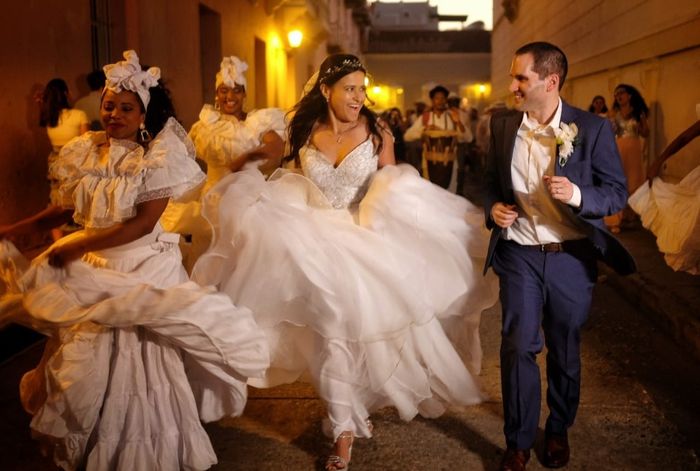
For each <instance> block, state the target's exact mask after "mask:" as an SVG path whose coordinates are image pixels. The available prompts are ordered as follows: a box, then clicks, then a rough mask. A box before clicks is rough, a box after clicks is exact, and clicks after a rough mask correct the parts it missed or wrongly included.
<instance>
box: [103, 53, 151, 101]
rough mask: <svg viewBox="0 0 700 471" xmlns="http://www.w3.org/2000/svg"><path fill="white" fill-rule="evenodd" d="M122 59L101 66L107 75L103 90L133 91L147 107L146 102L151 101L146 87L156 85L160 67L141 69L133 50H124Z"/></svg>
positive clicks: (115, 91)
mask: <svg viewBox="0 0 700 471" xmlns="http://www.w3.org/2000/svg"><path fill="white" fill-rule="evenodd" d="M124 59H125V60H123V61H119V62H117V63H116V64H108V65H106V66H104V67H103V70H104V72H105V76H106V77H107V80H106V82H105V90H111V91H113V92H114V93H119V92H121V91H123V90H129V91H131V92H134V93H136V94H137V95H138V96H139V98H140V99H141V102H142V103H143V107H144V108H148V102H149V101H151V94H150V92H149V91H148V89H149V88H151V87H155V86H156V85H158V79H159V78H160V69H159V68H158V67H151V68H150V69H148V70H141V64H139V56H137V55H136V51H133V50H128V51H124Z"/></svg>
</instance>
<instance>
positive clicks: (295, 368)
mask: <svg viewBox="0 0 700 471" xmlns="http://www.w3.org/2000/svg"><path fill="white" fill-rule="evenodd" d="M364 80H365V69H364V67H363V66H362V64H361V63H360V61H359V60H358V59H357V58H356V57H355V56H352V55H342V54H338V55H332V56H330V57H328V58H327V59H326V60H325V61H324V62H323V64H322V65H321V69H320V72H319V75H318V78H317V80H316V81H315V82H312V83H313V87H311V88H310V91H309V92H308V93H307V94H306V95H305V96H304V97H303V98H302V100H301V101H300V103H299V104H298V105H297V106H296V108H295V114H294V117H293V118H292V121H291V123H290V132H289V136H290V143H291V149H292V150H291V157H293V159H294V160H296V162H297V164H298V166H297V170H298V171H297V172H294V171H282V170H280V171H278V173H276V174H273V175H272V176H271V177H270V180H269V181H265V178H264V177H263V175H262V174H261V173H260V172H259V171H257V170H250V171H244V172H238V173H236V174H233V175H230V176H228V177H226V178H224V179H222V180H221V181H220V182H219V183H218V184H217V185H216V186H215V187H214V188H212V190H211V191H210V193H209V195H215V197H211V198H206V199H205V200H204V205H203V214H204V216H205V217H206V218H207V219H209V220H210V221H211V222H212V224H213V227H214V235H215V236H214V241H213V243H212V246H211V248H210V249H209V250H208V251H207V252H206V253H205V254H204V255H202V257H200V259H199V260H198V262H197V264H196V265H195V267H194V271H193V275H192V276H193V279H194V280H195V281H198V282H200V283H202V284H214V285H216V286H217V287H218V288H219V289H220V290H221V291H222V292H224V293H226V294H228V295H229V296H230V297H231V299H232V300H233V301H234V303H236V304H237V305H241V306H246V307H249V308H250V309H251V310H253V312H254V315H255V317H256V321H257V322H258V324H259V325H260V326H261V327H262V328H263V329H264V330H265V331H266V334H267V336H268V339H269V341H270V344H271V368H270V369H269V370H268V372H267V374H266V376H265V378H264V379H263V380H258V379H255V380H250V381H249V384H252V385H254V386H256V387H269V386H273V385H276V384H280V383H289V382H293V381H295V380H296V379H298V378H299V377H300V375H301V374H302V373H303V372H304V371H308V372H309V373H310V377H311V378H312V381H313V382H314V385H315V387H316V388H317V391H318V393H319V395H320V397H321V398H322V399H323V400H324V401H325V402H326V404H327V409H328V417H329V421H328V424H329V427H328V432H329V433H330V434H331V435H332V437H333V440H334V442H335V447H334V452H333V454H332V456H331V457H330V458H329V460H328V461H327V463H326V467H327V469H331V470H333V469H344V468H346V467H347V466H348V463H349V460H350V448H351V445H352V441H353V438H354V437H370V436H371V433H372V431H371V425H370V423H369V422H368V418H369V414H370V413H371V412H372V411H374V410H376V409H378V408H380V407H383V406H394V407H396V409H397V410H398V412H399V414H400V416H401V417H402V418H403V419H404V420H410V419H412V418H413V417H414V416H415V415H416V414H419V413H420V414H422V415H424V416H426V417H435V416H438V415H440V414H441V413H442V412H443V411H444V410H445V405H446V404H458V405H467V404H474V403H476V402H479V401H480V400H481V398H482V396H481V393H480V391H479V388H478V386H477V384H476V383H475V381H474V378H473V376H472V374H470V372H469V371H468V369H467V367H465V364H464V361H466V362H467V364H468V365H469V367H470V368H471V369H472V371H473V372H474V373H476V372H477V371H478V370H479V368H480V361H481V348H480V343H479V333H478V326H479V320H480V314H481V311H482V310H484V309H486V308H487V307H489V306H491V305H493V304H494V303H495V302H496V299H497V296H498V291H497V290H498V289H497V281H496V279H495V277H493V276H492V275H489V276H488V277H486V278H484V277H483V276H482V273H481V267H482V266H483V263H484V259H485V255H486V248H487V243H488V241H487V234H486V232H485V229H484V228H483V215H482V214H481V212H480V211H479V210H478V209H477V208H476V207H474V206H472V205H471V204H470V203H469V202H468V201H466V200H465V199H464V198H461V197H458V196H456V195H453V194H451V193H449V192H447V191H445V190H443V189H442V188H439V187H437V186H436V185H433V184H431V183H430V182H428V181H427V180H424V179H422V178H420V176H419V175H418V173H417V172H416V170H415V169H413V168H412V167H411V166H408V165H400V166H395V165H393V164H394V156H393V145H392V137H391V133H390V131H389V130H388V128H387V127H386V126H385V125H384V124H380V123H378V122H377V119H376V117H375V115H374V114H373V113H372V112H371V111H370V110H368V109H367V108H366V107H365V106H364V101H365V99H366V92H365V85H364ZM378 168H380V169H379V170H377V169H378ZM300 173H301V174H300ZM441 322H444V323H445V324H447V325H448V326H449V327H450V330H451V332H453V333H455V334H458V336H460V338H459V339H454V340H457V341H458V344H459V346H460V347H461V351H460V353H461V354H462V356H463V358H460V354H459V353H458V351H457V349H456V348H455V346H453V344H452V343H451V342H450V340H449V339H448V337H447V335H446V334H445V330H444V328H443V325H441Z"/></svg>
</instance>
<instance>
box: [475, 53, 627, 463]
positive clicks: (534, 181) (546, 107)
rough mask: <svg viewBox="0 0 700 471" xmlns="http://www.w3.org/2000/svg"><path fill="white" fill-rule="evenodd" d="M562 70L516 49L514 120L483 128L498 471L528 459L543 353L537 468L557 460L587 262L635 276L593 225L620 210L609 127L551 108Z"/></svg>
mask: <svg viewBox="0 0 700 471" xmlns="http://www.w3.org/2000/svg"><path fill="white" fill-rule="evenodd" d="M567 68H568V65H567V60H566V56H565V55H564V53H563V52H562V51H561V50H560V49H559V48H558V47H556V46H554V45H552V44H549V43H545V42H534V43H530V44H527V45H525V46H523V47H521V48H520V49H518V50H517V51H516V52H515V57H514V58H513V62H512V65H511V69H510V70H511V71H510V75H511V77H512V81H511V84H510V91H511V92H513V95H514V100H515V105H516V108H517V111H515V110H513V111H508V112H504V113H502V114H499V115H494V116H493V118H492V120H491V147H490V152H489V159H488V164H487V170H486V177H485V185H486V189H485V200H484V209H485V212H486V220H487V225H488V227H489V228H491V229H492V232H491V242H490V245H489V251H488V255H487V259H486V267H485V270H484V271H486V270H488V267H489V266H491V267H493V270H494V271H495V272H496V274H497V275H498V276H499V278H500V288H501V293H500V297H501V304H502V308H503V329H502V339H501V385H502V392H503V409H504V411H503V412H504V418H505V425H504V428H503V430H504V433H505V437H506V445H507V450H506V453H505V455H504V457H503V461H502V463H501V467H500V469H501V470H514V471H515V470H524V469H525V466H526V464H527V461H528V459H529V458H530V448H532V446H533V444H534V442H535V436H536V433H537V427H538V424H539V417H540V394H541V392H540V372H539V368H538V366H537V363H536V355H537V354H538V353H539V352H540V351H541V350H542V347H543V346H544V345H546V346H547V405H548V406H549V416H548V417H547V422H546V426H545V447H544V454H543V457H544V459H543V464H544V465H545V466H547V467H550V468H558V467H561V466H564V465H566V464H567V463H568V461H569V444H568V439H567V429H568V428H569V427H570V426H571V425H572V424H573V423H574V418H575V416H576V409H577V407H578V402H579V392H580V383H581V359H580V350H579V344H580V330H581V327H582V326H583V324H584V322H585V321H586V318H587V317H588V311H589V308H590V305H591V295H592V291H593V285H594V283H595V281H596V275H597V259H601V260H603V261H604V262H605V263H607V264H608V265H610V266H611V267H613V268H614V269H615V270H616V271H617V272H618V273H621V274H628V273H632V272H634V271H635V264H634V260H633V259H632V257H631V256H630V255H629V253H628V252H627V251H626V250H625V249H624V247H623V246H622V245H621V244H620V243H619V242H618V241H617V240H616V239H615V238H614V237H613V236H612V235H611V234H610V233H609V232H608V231H607V230H606V229H605V225H604V224H603V216H605V215H609V214H613V213H615V212H616V211H619V210H620V209H621V208H623V207H624V206H625V203H626V201H627V190H626V182H625V177H624V174H623V171H622V167H621V164H620V156H619V154H618V152H617V147H616V145H615V140H614V137H613V133H612V129H611V127H610V125H609V124H608V122H607V121H606V120H604V119H602V118H599V117H597V116H595V115H593V114H590V113H587V112H584V111H582V110H580V109H577V108H573V107H571V106H569V105H568V104H566V103H565V102H563V101H562V100H561V98H560V97H559V91H560V90H561V87H562V85H563V84H564V80H565V78H566V73H567ZM540 328H541V330H540ZM543 334H544V337H543Z"/></svg>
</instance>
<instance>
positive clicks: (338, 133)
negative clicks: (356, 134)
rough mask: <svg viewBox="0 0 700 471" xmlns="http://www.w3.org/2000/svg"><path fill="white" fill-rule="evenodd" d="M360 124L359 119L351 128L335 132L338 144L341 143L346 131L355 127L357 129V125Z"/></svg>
mask: <svg viewBox="0 0 700 471" xmlns="http://www.w3.org/2000/svg"><path fill="white" fill-rule="evenodd" d="M359 125H360V122H359V121H357V122H355V124H354V125H352V126H350V127H349V128H347V129H345V130H344V131H340V132H333V135H334V136H335V142H336V143H337V144H340V141H342V140H343V135H345V134H346V133H348V132H350V131H352V130H353V129H355V128H356V127H357V126H359ZM331 131H333V129H331Z"/></svg>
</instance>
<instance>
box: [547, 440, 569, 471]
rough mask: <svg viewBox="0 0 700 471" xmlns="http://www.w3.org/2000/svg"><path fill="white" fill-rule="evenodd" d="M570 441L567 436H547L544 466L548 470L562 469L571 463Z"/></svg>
mask: <svg viewBox="0 0 700 471" xmlns="http://www.w3.org/2000/svg"><path fill="white" fill-rule="evenodd" d="M569 454H570V452H569V440H568V438H567V437H566V435H554V434H551V435H550V434H546V435H545V437H544V454H543V455H542V464H543V465H544V466H546V467H547V468H561V467H562V466H566V464H567V463H568V462H569Z"/></svg>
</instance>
